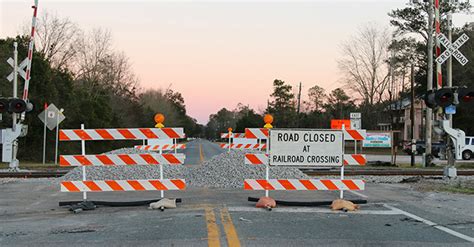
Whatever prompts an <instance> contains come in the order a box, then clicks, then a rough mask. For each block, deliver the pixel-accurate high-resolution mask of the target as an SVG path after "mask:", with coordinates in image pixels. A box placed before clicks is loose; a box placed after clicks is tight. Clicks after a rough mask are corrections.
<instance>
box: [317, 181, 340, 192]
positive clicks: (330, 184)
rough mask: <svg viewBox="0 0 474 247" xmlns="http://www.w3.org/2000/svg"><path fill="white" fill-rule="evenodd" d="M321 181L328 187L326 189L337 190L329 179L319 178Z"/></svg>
mask: <svg viewBox="0 0 474 247" xmlns="http://www.w3.org/2000/svg"><path fill="white" fill-rule="evenodd" d="M321 183H322V184H324V186H326V187H327V188H328V190H339V188H337V186H336V185H335V184H334V183H333V182H332V181H331V180H321Z"/></svg>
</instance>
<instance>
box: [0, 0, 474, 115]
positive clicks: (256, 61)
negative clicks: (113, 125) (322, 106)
mask: <svg viewBox="0 0 474 247" xmlns="http://www.w3.org/2000/svg"><path fill="white" fill-rule="evenodd" d="M407 2H408V0H379V1H355V0H354V1H341V0H339V1H337V0H336V1H334V0H333V1H329V0H327V1H316V0H314V1H269V0H266V1H265V0H263V1H262V0H261V1H249V0H247V1H236V0H234V1H227V0H221V1H199V0H198V1H182V0H177V1H151V0H150V1H133V0H122V1H117V0H116V1H111V0H110V1H108V0H102V1H91V0H86V1H69V0H68V1H49V0H40V6H39V13H38V14H39V15H41V13H42V12H43V11H44V10H45V9H46V10H47V11H48V12H51V13H56V14H57V15H59V16H61V17H68V18H69V19H70V20H71V21H73V22H75V23H77V24H78V26H79V27H80V28H82V29H85V30H90V29H92V28H98V27H100V28H105V29H108V30H110V31H111V33H112V36H113V41H114V47H115V48H116V49H117V50H120V51H124V52H125V53H126V55H127V56H128V57H129V58H130V61H131V63H132V66H133V69H134V72H135V73H136V75H137V76H138V77H139V79H140V84H141V86H142V87H144V88H166V87H168V86H169V85H170V84H171V85H172V86H171V87H172V89H174V90H176V91H179V92H181V93H182V94H183V96H184V98H185V102H186V106H187V109H188V113H189V114H190V115H191V116H192V117H194V118H196V119H197V120H198V122H200V123H206V122H207V121H208V117H209V114H212V113H215V112H216V111H217V110H219V109H220V108H222V107H227V108H228V109H232V108H234V107H235V106H236V105H237V103H239V102H241V103H243V104H245V105H247V104H248V105H250V106H251V107H253V108H255V109H257V110H263V109H264V108H265V106H266V102H267V99H268V98H269V94H270V93H271V90H272V81H273V80H274V79H276V78H278V79H281V80H284V81H286V82H289V83H290V84H292V85H293V86H296V85H297V84H298V83H299V82H302V83H303V92H304V93H305V94H306V90H307V89H308V88H310V87H311V86H313V85H315V84H317V85H319V86H322V87H324V88H325V89H326V90H328V91H330V90H332V89H334V88H336V87H340V86H341V85H340V84H338V80H339V79H340V76H339V75H338V70H337V65H336V59H338V58H339V57H340V53H339V49H338V48H339V45H340V44H341V42H343V41H344V40H347V39H349V38H350V36H351V35H353V34H355V32H356V30H357V28H358V27H359V26H361V25H363V24H366V23H368V22H375V23H377V24H379V25H380V26H388V21H389V18H388V16H387V13H388V12H389V11H390V10H391V9H394V8H401V7H403V6H404V5H405V4H406V3H407ZM32 3H33V0H24V1H23V0H0V22H1V24H0V38H5V37H7V36H14V35H16V34H17V33H19V32H21V27H22V26H23V25H25V24H29V23H30V21H31V14H32V11H31V8H30V5H31V4H32ZM454 18H455V19H454V22H455V25H458V26H459V25H462V24H464V23H465V22H467V21H474V20H473V18H472V16H470V17H469V16H465V15H456V16H455V17H454Z"/></svg>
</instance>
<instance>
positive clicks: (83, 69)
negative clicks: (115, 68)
mask: <svg viewBox="0 0 474 247" xmlns="http://www.w3.org/2000/svg"><path fill="white" fill-rule="evenodd" d="M111 47H112V36H111V34H110V32H109V31H107V30H103V29H93V30H92V31H91V32H90V33H88V34H86V35H83V37H82V38H81V39H80V40H79V42H78V53H77V57H76V61H75V68H73V71H74V74H75V76H76V79H81V80H84V81H86V82H93V83H97V82H99V81H100V80H101V79H102V72H103V70H102V69H101V67H102V66H103V64H104V63H107V60H110V57H111V56H112V55H113V51H112V48H111Z"/></svg>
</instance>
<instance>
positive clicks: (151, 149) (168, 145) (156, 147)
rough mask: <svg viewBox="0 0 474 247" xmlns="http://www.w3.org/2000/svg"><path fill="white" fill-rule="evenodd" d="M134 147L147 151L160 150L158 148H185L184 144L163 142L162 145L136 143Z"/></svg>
mask: <svg viewBox="0 0 474 247" xmlns="http://www.w3.org/2000/svg"><path fill="white" fill-rule="evenodd" d="M135 148H136V149H140V150H148V151H160V150H177V149H185V148H186V144H164V145H137V146H135Z"/></svg>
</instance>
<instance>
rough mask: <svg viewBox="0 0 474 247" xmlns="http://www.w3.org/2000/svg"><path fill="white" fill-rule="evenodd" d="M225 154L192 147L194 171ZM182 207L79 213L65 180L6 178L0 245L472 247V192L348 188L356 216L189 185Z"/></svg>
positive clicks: (0, 201) (97, 196)
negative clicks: (271, 204)
mask: <svg viewBox="0 0 474 247" xmlns="http://www.w3.org/2000/svg"><path fill="white" fill-rule="evenodd" d="M220 152H225V150H220V148H219V147H218V146H217V145H216V144H213V143H210V142H208V141H204V140H195V141H192V142H190V143H188V150H186V151H185V153H186V155H187V165H190V166H192V165H199V164H200V163H201V162H203V161H204V160H206V159H209V158H211V157H212V156H213V155H215V154H218V153H220ZM166 195H167V196H169V197H171V198H177V197H179V198H182V200H183V202H182V203H179V204H178V208H176V209H166V210H165V211H164V212H161V211H159V210H149V209H147V207H146V206H140V207H120V208H112V207H100V208H97V209H96V210H93V211H84V212H82V213H79V214H72V213H71V212H69V211H68V210H67V208H62V207H59V206H58V202H59V201H65V200H80V198H81V194H78V193H61V192H59V180H58V179H0V222H1V224H0V246H27V245H29V246H64V245H68V246H76V245H81V246H83V245H87V246H104V245H114V246H116V245H119V246H124V245H125V246H129V245H136V246H142V245H145V246H212V247H214V246H262V245H266V246H315V245H318V246H319V245H333V246H354V245H357V246H366V245H371V246H448V245H449V246H473V244H474V214H473V213H472V212H474V195H457V194H447V193H436V192H418V191H413V190H412V189H410V188H409V186H408V185H406V184H373V183H369V184H367V185H366V190H365V191H362V192H355V193H351V192H346V193H345V197H346V198H347V199H349V200H351V199H367V200H368V202H369V203H368V204H363V205H361V206H362V208H361V210H359V211H356V212H347V213H345V212H340V211H338V212H333V211H331V210H329V209H328V208H327V207H283V206H281V207H278V208H275V209H274V210H273V211H266V210H263V209H257V208H255V203H252V202H248V201H247V197H248V196H253V197H260V196H263V192H252V191H243V190H241V189H233V190H231V189H229V190H223V189H206V188H190V189H187V190H186V191H169V192H167V193H166ZM88 196H89V199H90V200H107V201H133V200H143V199H151V198H158V197H159V193H157V192H107V193H89V194H88ZM270 196H272V197H273V198H275V199H280V200H292V201H328V200H329V201H330V200H333V199H335V198H337V197H338V192H330V191H317V192H301V191H280V192H271V193H270Z"/></svg>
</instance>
